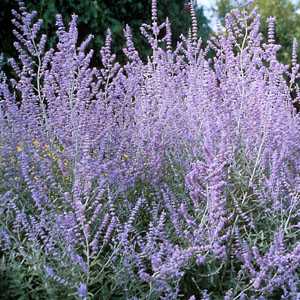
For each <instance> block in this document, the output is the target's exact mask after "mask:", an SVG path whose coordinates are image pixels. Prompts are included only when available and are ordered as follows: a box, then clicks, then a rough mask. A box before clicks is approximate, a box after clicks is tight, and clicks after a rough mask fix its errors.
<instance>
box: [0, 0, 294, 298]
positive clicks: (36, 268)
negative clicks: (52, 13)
mask: <svg viewBox="0 0 300 300" xmlns="http://www.w3.org/2000/svg"><path fill="white" fill-rule="evenodd" d="M14 17H15V18H14V20H13V23H14V24H15V28H16V29H15V32H14V34H15V36H16V42H15V47H16V49H17V51H18V53H19V57H18V59H17V60H13V59H12V60H11V61H10V63H11V66H12V67H13V69H14V73H15V77H14V78H6V76H5V75H4V74H3V73H2V74H1V82H0V100H1V102H0V105H1V107H0V128H1V130H0V153H1V156H0V174H1V175H0V178H1V180H0V216H1V218H0V222H1V223H0V249H1V250H0V251H1V252H0V253H1V256H2V258H1V275H0V276H1V296H2V297H3V299H132V300H133V299H149V300H150V299H151V300H152V299H153V300H154V299H190V300H192V299H226V300H229V299H232V300H233V299H299V297H300V286H299V264H300V244H299V235H300V232H299V227H300V215H299V208H300V207H299V206H300V202H299V198H300V135H299V134H300V122H299V116H298V115H297V114H296V113H295V111H294V109H293V103H292V102H293V101H298V98H299V96H300V95H299V93H298V85H297V80H298V78H299V72H298V71H299V65H298V64H297V57H296V53H297V43H296V41H294V45H293V60H292V64H291V66H286V65H283V64H281V63H280V62H278V60H277V59H276V53H277V51H278V50H279V48H280V46H278V45H277V44H276V42H275V37H274V35H275V33H274V26H275V24H274V19H273V18H270V19H269V32H268V36H267V38H266V39H264V38H263V36H262V35H261V33H260V29H259V27H260V20H259V15H258V14H257V13H256V11H255V10H254V11H251V12H248V13H247V12H246V10H243V11H232V12H231V13H230V14H229V15H228V16H227V17H226V28H225V30H220V32H219V33H217V34H216V36H215V37H214V38H212V39H211V40H210V41H209V43H208V45H207V46H205V45H202V43H201V40H198V39H197V23H196V19H195V13H194V10H193V7H191V17H192V28H191V31H190V33H189V35H188V37H184V36H182V38H181V40H180V41H179V42H178V44H177V47H176V49H173V48H172V35H171V24H170V22H169V21H168V19H166V21H165V22H163V23H159V21H158V19H157V6H156V1H155V0H153V2H152V24H150V25H147V24H144V25H142V27H141V32H142V34H143V35H144V37H145V38H146V40H147V41H148V42H149V45H150V47H151V49H152V55H151V57H149V59H148V61H147V62H146V63H145V62H143V61H142V60H141V59H140V57H139V53H138V51H137V50H136V49H135V47H134V43H133V38H132V34H131V30H130V27H126V28H125V30H124V36H125V41H126V46H125V48H124V53H125V55H126V57H127V63H126V64H125V65H123V66H121V65H119V64H118V63H117V62H116V61H115V55H114V54H113V53H112V52H111V44H112V37H111V33H110V32H109V31H108V33H107V37H106V43H105V46H104V47H103V48H102V49H101V51H100V54H101V62H102V68H101V69H97V68H92V67H90V61H91V59H92V56H93V54H94V53H93V50H91V49H89V42H90V41H91V39H92V36H89V37H87V39H86V40H85V41H83V42H81V43H79V42H78V41H77V29H76V16H73V18H72V21H71V23H70V24H69V25H68V26H67V27H66V26H65V24H63V22H62V18H61V16H57V22H56V25H57V37H58V43H57V45H56V46H55V48H53V49H49V50H48V49H45V44H46V36H44V35H42V34H41V33H40V28H41V24H42V22H41V21H40V20H36V13H34V12H32V13H29V12H27V11H26V9H25V8H24V5H23V4H22V2H20V9H19V11H18V12H14ZM291 94H293V95H296V96H295V97H293V98H294V99H292V98H291V96H290V95H291Z"/></svg>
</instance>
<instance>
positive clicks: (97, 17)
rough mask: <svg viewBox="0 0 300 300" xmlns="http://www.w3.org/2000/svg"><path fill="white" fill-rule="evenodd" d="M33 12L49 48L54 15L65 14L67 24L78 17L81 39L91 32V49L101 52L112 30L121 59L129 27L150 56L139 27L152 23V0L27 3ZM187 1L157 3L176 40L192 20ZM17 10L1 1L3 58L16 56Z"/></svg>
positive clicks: (204, 31) (204, 27)
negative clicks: (14, 18)
mask: <svg viewBox="0 0 300 300" xmlns="http://www.w3.org/2000/svg"><path fill="white" fill-rule="evenodd" d="M24 2H25V4H26V6H27V7H28V8H29V9H30V10H36V11H37V12H38V15H39V18H41V19H43V21H44V31H45V32H46V33H47V34H48V36H49V46H52V45H53V44H54V41H55V30H56V28H55V16H56V14H58V13H59V14H62V16H63V18H64V21H65V22H66V23H68V22H69V21H70V17H71V15H72V14H73V13H74V14H76V15H78V17H79V18H78V28H79V40H83V39H84V38H85V37H86V36H87V35H88V34H90V33H92V34H93V35H94V36H95V38H94V41H93V44H92V45H91V47H93V48H94V49H97V51H98V50H99V49H100V47H101V46H102V45H103V41H104V38H105V32H106V30H107V28H110V29H111V31H112V33H113V43H114V44H113V47H114V51H115V52H116V53H117V54H118V56H119V58H120V57H121V55H120V54H121V53H122V47H123V46H124V38H123V28H124V27H125V25H126V24H128V25H130V27H131V28H132V31H133V35H134V41H135V43H136V47H137V48H138V49H139V50H140V53H141V55H142V57H144V58H145V57H146V55H147V54H148V52H147V51H148V48H149V47H148V46H147V44H146V42H145V40H144V39H143V38H142V36H141V34H140V31H139V28H140V26H141V24H142V23H145V22H147V23H150V21H151V0H142V1H139V0H114V1H112V0H24ZM187 4H188V1H187V0H163V1H158V11H159V20H160V21H161V22H162V21H164V20H165V18H166V17H169V19H170V21H171V25H172V32H173V36H174V41H175V40H178V37H179V35H180V34H181V33H186V32H187V31H188V28H189V27H190V24H191V20H190V14H189V10H188V5H187ZM16 8H17V3H16V1H15V0H0V52H2V53H3V54H4V57H11V56H14V55H15V52H14V48H13V40H14V38H13V35H12V33H11V32H12V24H11V21H10V20H11V17H12V15H11V10H12V9H16ZM196 12H197V19H198V25H199V36H201V37H202V38H203V39H204V40H206V39H207V38H208V35H209V33H210V30H211V29H210V27H209V21H208V19H207V18H206V17H205V15H204V12H203V8H202V7H200V6H197V10H196Z"/></svg>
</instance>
